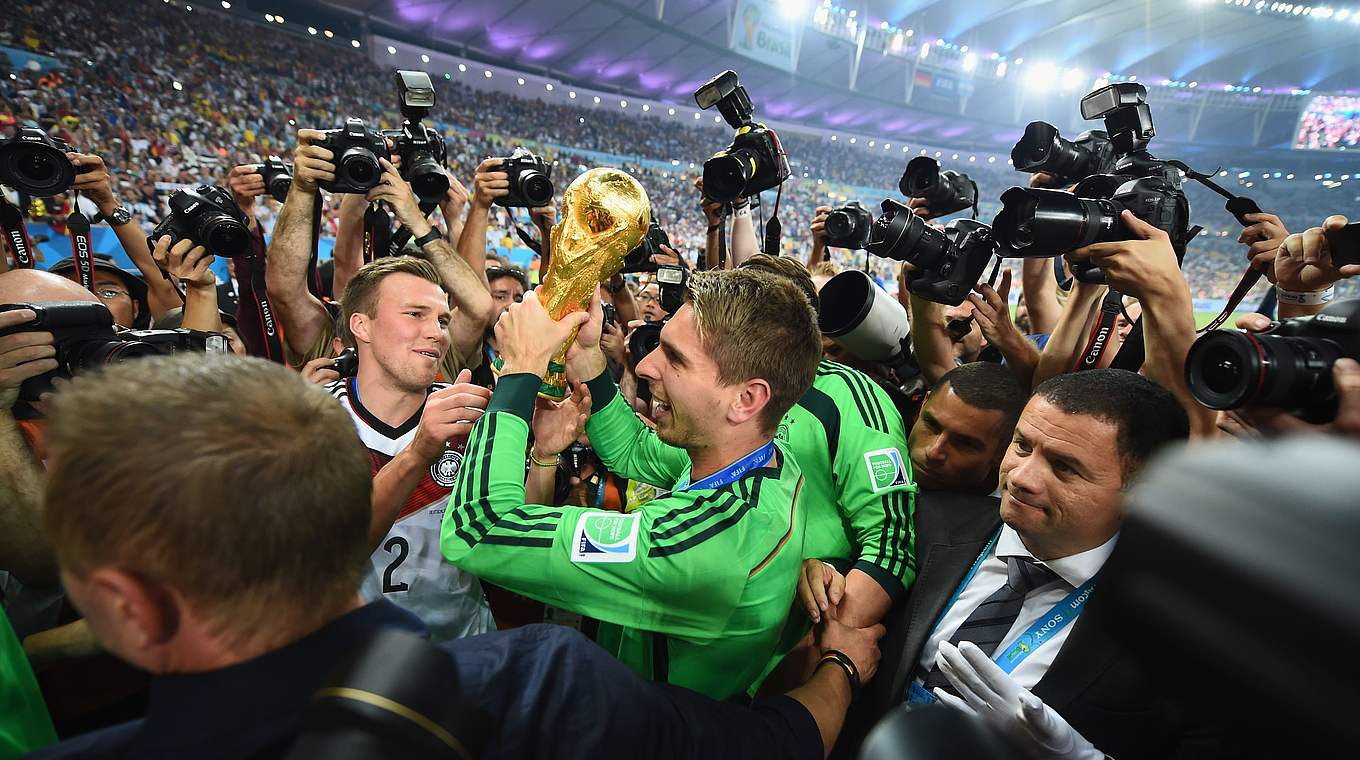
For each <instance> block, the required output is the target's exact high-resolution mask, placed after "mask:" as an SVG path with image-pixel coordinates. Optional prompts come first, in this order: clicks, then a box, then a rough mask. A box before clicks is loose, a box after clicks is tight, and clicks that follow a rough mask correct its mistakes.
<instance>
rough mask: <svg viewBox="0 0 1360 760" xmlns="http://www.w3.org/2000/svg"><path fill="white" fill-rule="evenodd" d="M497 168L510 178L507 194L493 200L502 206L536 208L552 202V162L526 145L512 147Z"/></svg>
mask: <svg viewBox="0 0 1360 760" xmlns="http://www.w3.org/2000/svg"><path fill="white" fill-rule="evenodd" d="M501 171H503V172H505V174H506V178H507V179H509V180H510V194H509V195H503V196H501V197H499V198H497V199H496V201H495V203H496V205H498V206H505V207H506V208H539V207H541V206H546V205H548V204H550V203H552V200H553V194H554V192H555V191H554V189H553V183H552V179H551V174H552V164H550V163H548V162H547V161H544V160H543V158H542V157H541V156H536V155H534V154H533V153H531V152H529V150H528V149H526V148H515V150H514V151H513V152H511V153H510V156H509V157H508V158H504V159H501Z"/></svg>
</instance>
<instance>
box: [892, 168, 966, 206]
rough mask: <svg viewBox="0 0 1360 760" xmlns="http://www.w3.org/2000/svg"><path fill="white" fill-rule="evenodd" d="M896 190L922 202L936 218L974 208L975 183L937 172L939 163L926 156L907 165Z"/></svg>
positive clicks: (958, 173)
mask: <svg viewBox="0 0 1360 760" xmlns="http://www.w3.org/2000/svg"><path fill="white" fill-rule="evenodd" d="M897 189H898V190H901V191H902V194H903V195H905V196H907V197H908V198H922V199H924V200H925V202H926V206H927V207H929V208H930V213H931V215H933V216H937V217H939V216H945V215H946V214H952V213H954V212H956V211H962V210H964V209H966V208H968V207H970V206H977V197H978V189H977V183H976V182H974V181H973V180H972V179H971V178H969V176H968V175H967V174H963V173H961V172H956V171H953V170H950V171H944V172H942V171H940V162H939V161H936V160H935V159H933V158H930V157H928V156H917V157H916V158H913V159H912V160H911V161H909V162H907V169H906V171H904V172H902V179H901V180H900V181H898V183H897Z"/></svg>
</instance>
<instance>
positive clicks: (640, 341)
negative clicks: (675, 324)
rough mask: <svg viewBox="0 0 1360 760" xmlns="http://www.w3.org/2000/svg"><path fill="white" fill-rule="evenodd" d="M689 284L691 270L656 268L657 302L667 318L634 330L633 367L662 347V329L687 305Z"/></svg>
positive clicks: (630, 351)
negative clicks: (687, 286)
mask: <svg viewBox="0 0 1360 760" xmlns="http://www.w3.org/2000/svg"><path fill="white" fill-rule="evenodd" d="M688 284H689V270H688V269H686V268H684V267H683V266H674V265H670V264H667V265H665V266H659V267H657V268H656V285H657V290H658V294H657V295H658V298H657V300H658V301H659V302H660V304H661V310H662V311H664V312H666V316H665V317H664V318H662V319H661V321H659V322H646V323H643V324H641V325H638V326H637V327H636V328H634V329H633V334H632V335H630V336H629V337H628V354H629V356H630V357H632V360H633V366H637V363H638V362H640V361H642V360H643V359H645V358H646V357H647V354H650V353H651V352H653V351H655V350H656V347H657V346H659V345H661V328H663V327H665V326H666V322H667V321H668V320H670V318H671V317H672V316H673V315H674V314H675V312H677V311H679V310H680V307H681V306H683V305H684V304H685V286H686V285H688Z"/></svg>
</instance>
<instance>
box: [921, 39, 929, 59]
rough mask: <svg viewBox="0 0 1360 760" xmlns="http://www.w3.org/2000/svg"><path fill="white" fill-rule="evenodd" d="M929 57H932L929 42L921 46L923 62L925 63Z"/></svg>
mask: <svg viewBox="0 0 1360 760" xmlns="http://www.w3.org/2000/svg"><path fill="white" fill-rule="evenodd" d="M929 56H930V43H929V42H927V43H925V44H924V45H922V46H921V60H923V61H924V60H925V59H926V58H928V57H929Z"/></svg>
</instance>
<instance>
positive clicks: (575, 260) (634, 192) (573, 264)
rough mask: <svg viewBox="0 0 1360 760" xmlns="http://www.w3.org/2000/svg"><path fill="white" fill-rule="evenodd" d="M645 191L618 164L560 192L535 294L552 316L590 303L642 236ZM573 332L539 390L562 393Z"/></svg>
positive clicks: (647, 218) (647, 215)
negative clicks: (544, 265)
mask: <svg viewBox="0 0 1360 760" xmlns="http://www.w3.org/2000/svg"><path fill="white" fill-rule="evenodd" d="M651 219H652V211H651V204H650V203H649V202H648V200H647V191H646V190H644V189H642V185H641V184H639V183H638V181H637V180H636V179H633V177H632V175H630V174H628V173H627V172H625V171H621V170H619V169H603V168H601V169H591V170H590V171H587V172H584V173H583V174H581V175H580V176H578V177H577V178H576V180H575V181H574V182H572V183H571V185H570V186H568V187H567V190H566V192H565V193H563V194H562V221H560V222H558V223H557V224H556V225H554V226H553V229H552V240H551V248H550V249H549V250H551V252H552V253H551V255H550V257H549V259H548V273H547V275H545V276H544V278H543V285H542V287H540V288H539V300H540V301H541V302H542V303H543V307H544V308H545V309H547V311H548V314H549V315H550V316H551V317H552V318H553V319H561V318H562V317H564V316H566V315H567V314H570V313H571V312H573V311H581V310H583V309H586V308H588V307H589V306H590V299H591V298H592V297H593V296H594V294H595V287H596V286H597V285H599V284H600V283H602V282H604V281H605V280H608V279H609V278H610V277H613V276H614V275H615V274H617V273H618V271H619V270H620V269H622V268H623V259H624V257H625V256H627V255H628V252H629V251H631V250H633V249H634V248H636V247H637V246H638V244H639V243H641V242H642V238H643V237H644V236H645V235H646V234H647V225H648V224H649V223H650V222H651ZM575 340H576V332H575V331H572V334H571V337H570V338H568V339H567V342H566V343H564V344H562V347H561V348H560V349H558V351H557V353H556V354H554V355H553V358H552V360H551V361H550V362H549V363H548V373H547V374H546V375H544V377H543V386H542V387H541V388H540V389H539V395H540V396H543V397H544V398H549V399H553V400H558V399H561V398H563V397H564V396H566V391H567V375H566V355H567V347H568V346H570V345H571V344H572V342H573V341H575Z"/></svg>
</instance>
